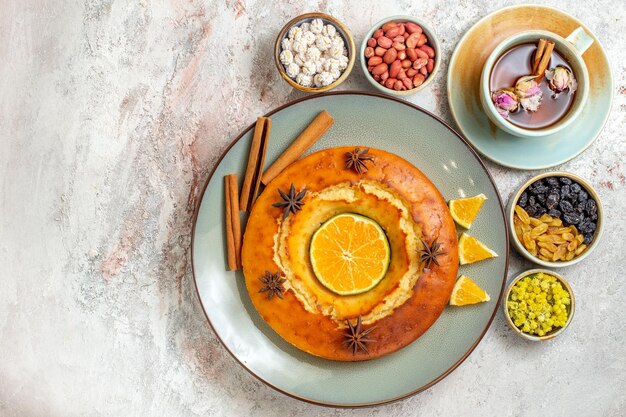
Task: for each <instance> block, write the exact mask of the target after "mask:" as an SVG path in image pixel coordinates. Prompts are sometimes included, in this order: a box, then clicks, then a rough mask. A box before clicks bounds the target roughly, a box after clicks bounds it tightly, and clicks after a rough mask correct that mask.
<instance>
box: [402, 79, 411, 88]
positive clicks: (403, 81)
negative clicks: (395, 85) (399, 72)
mask: <svg viewBox="0 0 626 417" xmlns="http://www.w3.org/2000/svg"><path fill="white" fill-rule="evenodd" d="M402 84H404V86H405V87H406V88H407V90H410V89H412V88H413V81H411V79H410V78H404V79H403V80H402Z"/></svg>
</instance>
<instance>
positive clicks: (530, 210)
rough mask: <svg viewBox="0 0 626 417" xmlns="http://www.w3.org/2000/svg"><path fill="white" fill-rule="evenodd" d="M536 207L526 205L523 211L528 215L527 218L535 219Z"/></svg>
mask: <svg viewBox="0 0 626 417" xmlns="http://www.w3.org/2000/svg"><path fill="white" fill-rule="evenodd" d="M537 207H538V206H536V205H528V206H526V208H525V210H526V213H528V215H529V216H531V217H536V215H537Z"/></svg>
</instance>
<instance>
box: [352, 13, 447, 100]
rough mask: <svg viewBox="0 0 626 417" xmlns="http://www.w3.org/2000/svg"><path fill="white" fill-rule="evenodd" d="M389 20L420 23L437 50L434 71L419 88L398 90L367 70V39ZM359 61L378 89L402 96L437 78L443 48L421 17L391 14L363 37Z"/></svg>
mask: <svg viewBox="0 0 626 417" xmlns="http://www.w3.org/2000/svg"><path fill="white" fill-rule="evenodd" d="M388 22H402V23H404V22H413V23H416V24H418V25H420V26H421V28H422V30H423V33H424V34H425V35H426V37H427V38H428V45H429V46H430V47H431V48H433V49H434V51H435V58H434V60H435V65H434V66H433V71H432V72H431V73H430V74H428V77H427V78H426V79H425V80H424V82H423V83H422V85H420V86H419V87H417V88H412V89H410V90H406V91H396V90H394V89H392V88H387V87H385V86H384V85H380V84H379V83H378V81H376V80H375V79H374V78H373V77H372V74H370V72H369V71H368V70H367V62H366V59H365V48H367V40H368V39H369V38H371V37H372V35H373V34H374V31H376V30H377V29H380V27H381V26H382V25H384V24H385V23H388ZM359 62H360V63H361V69H362V70H363V73H364V74H365V78H366V79H367V81H369V83H370V84H372V85H373V86H374V88H376V89H377V90H379V91H381V92H383V93H385V94H391V95H394V96H400V97H402V96H408V95H411V94H415V93H417V92H418V91H421V90H423V89H424V88H426V86H427V85H428V84H430V83H431V82H432V81H433V79H434V78H435V75H437V71H439V67H440V66H441V48H440V47H439V39H438V38H437V36H436V35H435V32H434V31H433V30H432V29H431V28H430V27H429V26H428V25H427V24H426V23H424V21H423V20H421V19H418V18H416V17H412V16H404V15H397V16H389V17H387V18H385V19H383V20H381V21H380V22H378V23H376V24H375V25H374V26H372V28H371V29H370V30H369V32H367V34H366V35H365V37H364V38H363V42H362V43H361V50H360V51H359Z"/></svg>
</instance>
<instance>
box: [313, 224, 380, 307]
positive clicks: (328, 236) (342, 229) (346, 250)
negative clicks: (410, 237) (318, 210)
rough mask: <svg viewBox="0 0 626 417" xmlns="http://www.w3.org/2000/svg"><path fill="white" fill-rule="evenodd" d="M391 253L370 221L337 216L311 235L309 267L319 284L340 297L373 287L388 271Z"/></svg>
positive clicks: (378, 228) (377, 228)
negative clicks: (311, 268)
mask: <svg viewBox="0 0 626 417" xmlns="http://www.w3.org/2000/svg"><path fill="white" fill-rule="evenodd" d="M390 256H391V250H390V249H389V242H388V241H387V236H386V235H385V232H384V231H383V229H382V228H381V227H380V226H379V225H378V223H376V222H375V221H373V220H372V219H370V218H367V217H364V216H361V215H358V214H353V213H344V214H339V215H337V216H335V217H333V218H331V219H330V220H328V221H327V222H326V223H324V224H323V225H322V226H320V228H319V229H318V230H317V231H316V232H315V234H313V237H312V238H311V248H310V257H311V266H312V267H313V272H314V273H315V276H316V277H317V279H318V280H319V282H320V283H321V284H322V285H323V286H325V287H326V288H328V289H329V290H331V291H332V292H334V293H337V294H340V295H352V294H360V293H363V292H365V291H368V290H370V289H372V288H374V287H375V286H376V284H378V283H379V282H380V280H382V279H383V277H384V276H385V274H386V273H387V268H388V267H389V259H390Z"/></svg>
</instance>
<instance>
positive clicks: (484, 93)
mask: <svg viewBox="0 0 626 417" xmlns="http://www.w3.org/2000/svg"><path fill="white" fill-rule="evenodd" d="M539 39H547V40H550V41H553V42H554V49H555V51H557V52H558V53H560V54H561V55H562V56H563V58H565V60H566V61H567V63H568V64H569V65H570V66H571V68H572V71H573V73H574V76H575V77H576V81H577V82H578V89H577V90H576V95H575V97H574V101H573V103H572V105H571V107H570V109H569V111H568V112H567V114H566V115H565V116H564V117H563V118H562V119H561V120H559V121H558V122H557V123H555V124H553V125H550V126H547V127H545V128H541V129H524V128H522V127H519V126H516V125H514V124H513V123H510V122H509V121H508V120H506V119H505V118H504V117H502V116H500V114H498V111H497V109H496V107H495V105H494V104H493V101H492V100H491V89H490V85H489V84H490V82H489V79H490V78H491V70H492V69H493V66H494V64H495V63H496V62H497V61H498V58H500V57H501V56H502V54H504V53H505V52H506V51H508V50H509V49H511V48H513V47H515V46H518V45H521V44H526V43H537V42H538V41H539ZM592 43H593V38H592V37H591V36H590V35H589V34H587V32H585V30H584V29H583V28H582V27H579V28H578V29H576V30H574V31H573V32H572V33H571V34H570V35H569V36H568V37H567V38H562V37H560V36H559V35H557V34H555V33H552V32H547V31H544V30H529V31H525V32H521V33H518V34H516V35H513V36H511V37H509V38H507V39H505V40H504V41H503V42H501V43H500V44H499V45H498V46H496V47H495V49H494V50H493V52H491V55H489V57H488V58H487V61H486V62H485V66H484V67H483V72H482V74H481V77H480V102H481V104H482V106H483V109H484V110H485V113H486V114H487V116H488V117H489V119H490V120H491V121H492V122H493V123H494V124H495V125H496V126H497V127H498V128H500V129H502V130H504V131H505V132H507V133H510V134H512V135H515V136H519V137H525V138H528V137H538V136H548V135H552V134H554V133H556V132H558V131H560V130H562V129H564V128H565V127H567V126H568V125H570V124H571V123H572V122H573V121H574V120H576V118H577V117H578V116H579V115H580V113H581V112H582V110H583V107H584V105H585V103H586V102H587V98H588V97H589V73H588V72H587V66H586V65H585V61H583V58H582V54H583V53H584V52H585V51H586V50H587V48H589V47H590V46H591V44H592Z"/></svg>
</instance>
